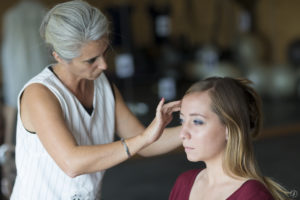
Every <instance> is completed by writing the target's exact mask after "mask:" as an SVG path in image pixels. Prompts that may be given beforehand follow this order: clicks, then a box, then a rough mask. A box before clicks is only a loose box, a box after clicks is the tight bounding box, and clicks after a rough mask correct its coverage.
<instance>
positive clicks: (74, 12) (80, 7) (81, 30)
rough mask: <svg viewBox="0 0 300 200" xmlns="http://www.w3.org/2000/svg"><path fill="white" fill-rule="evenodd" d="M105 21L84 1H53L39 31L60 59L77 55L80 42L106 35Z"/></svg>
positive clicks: (106, 22)
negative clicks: (58, 2)
mask: <svg viewBox="0 0 300 200" xmlns="http://www.w3.org/2000/svg"><path fill="white" fill-rule="evenodd" d="M108 32H109V28H108V20H107V18H106V17H105V16H104V14H103V13H102V12H101V11H100V10H99V9H97V8H95V7H92V6H91V5H89V4H88V3H87V2H84V1H81V0H74V1H69V2H65V3H60V4H57V5H56V6H55V7H53V8H52V9H51V10H50V11H49V12H48V13H47V14H46V16H45V17H44V19H43V21H42V24H41V27H40V34H41V36H42V38H43V39H44V41H45V42H46V44H47V45H49V46H50V48H51V49H52V50H53V51H55V52H56V53H57V54H58V55H59V56H60V57H61V58H62V59H64V60H66V61H68V62H69V61H71V60H72V59H73V58H75V57H78V56H80V49H81V47H82V45H83V44H85V43H87V42H89V41H95V40H99V39H100V38H101V37H102V36H104V35H105V34H108Z"/></svg>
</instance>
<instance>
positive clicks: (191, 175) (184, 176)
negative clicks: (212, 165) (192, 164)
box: [177, 169, 203, 182]
mask: <svg viewBox="0 0 300 200" xmlns="http://www.w3.org/2000/svg"><path fill="white" fill-rule="evenodd" d="M202 170H203V169H191V170H188V171H185V172H183V173H181V174H180V175H179V176H178V178H177V180H178V179H179V180H188V181H190V180H195V178H196V176H197V175H198V174H199V172H200V171H202ZM193 182H194V181H193Z"/></svg>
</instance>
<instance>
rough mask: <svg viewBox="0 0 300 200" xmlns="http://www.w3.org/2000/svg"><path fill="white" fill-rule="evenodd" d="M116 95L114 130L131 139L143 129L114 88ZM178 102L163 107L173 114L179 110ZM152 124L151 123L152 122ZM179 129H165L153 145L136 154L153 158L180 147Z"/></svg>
mask: <svg viewBox="0 0 300 200" xmlns="http://www.w3.org/2000/svg"><path fill="white" fill-rule="evenodd" d="M114 91H115V95H116V115H115V116H116V130H117V133H118V135H119V136H120V137H123V138H131V137H134V136H136V135H138V134H140V133H142V132H143V131H144V130H145V127H144V126H143V125H142V124H141V123H140V121H139V120H138V119H137V118H136V117H135V116H134V115H133V114H132V112H131V111H130V110H129V109H128V107H127V106H126V104H125V102H124V100H123V98H122V96H121V94H120V92H119V90H118V88H117V87H116V86H114ZM180 103H181V102H180V101H174V102H171V103H168V104H166V105H165V107H164V108H165V109H169V112H171V113H173V112H176V111H179V110H180ZM152 123H153V122H152ZM179 131H180V127H179V126H178V127H173V128H166V129H164V132H163V134H162V136H161V137H160V138H159V139H158V140H157V141H155V142H154V141H152V142H154V143H152V142H151V143H152V144H150V145H149V146H147V147H145V148H143V149H142V150H141V151H139V152H138V154H139V155H141V156H154V155H159V154H163V153H167V152H169V151H171V150H173V149H175V148H177V147H178V146H180V145H181V140H180V137H179Z"/></svg>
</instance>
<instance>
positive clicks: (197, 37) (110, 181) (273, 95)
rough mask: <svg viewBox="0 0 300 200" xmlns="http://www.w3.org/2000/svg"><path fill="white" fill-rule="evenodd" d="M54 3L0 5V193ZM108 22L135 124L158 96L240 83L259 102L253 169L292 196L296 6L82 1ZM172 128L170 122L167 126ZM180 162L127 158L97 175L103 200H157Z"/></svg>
mask: <svg viewBox="0 0 300 200" xmlns="http://www.w3.org/2000/svg"><path fill="white" fill-rule="evenodd" d="M60 2H64V1H59V0H39V1H38V0H10V1H4V2H1V7H0V45H1V58H0V71H1V80H0V82H1V85H0V97H1V98H0V100H1V106H0V109H1V115H0V144H1V146H0V164H1V172H2V173H1V177H0V178H1V195H2V197H1V198H2V199H5V197H6V198H7V197H9V194H10V192H11V188H12V185H13V181H14V176H15V168H14V144H15V141H14V140H15V136H14V135H15V121H16V119H15V118H16V98H17V94H18V92H19V90H20V89H21V87H22V86H23V85H24V83H25V82H26V81H28V80H29V79H30V78H31V77H33V76H34V75H35V74H37V73H38V72H39V71H41V70H42V69H43V68H44V67H45V65H46V64H48V63H51V62H53V60H52V58H51V52H49V51H47V50H46V49H45V47H44V45H43V42H42V41H41V39H40V37H39V32H38V29H39V25H40V22H41V20H42V17H43V16H44V14H45V12H46V11H47V9H49V8H51V7H52V6H54V5H55V4H57V3H60ZM88 2H89V3H90V4H92V5H94V6H96V7H98V8H99V9H100V10H101V11H103V12H104V13H105V14H106V15H107V17H108V18H109V20H110V22H111V48H110V52H109V56H108V59H107V62H108V65H109V69H108V70H107V72H106V74H108V75H109V76H110V77H112V79H113V80H114V82H115V84H116V85H117V86H118V87H119V89H120V91H121V93H122V94H123V96H124V99H125V101H126V103H127V104H128V106H129V108H130V109H131V110H132V112H134V113H135V114H136V115H137V116H138V118H139V119H140V120H141V121H142V123H143V124H145V125H147V124H149V123H150V122H151V120H152V119H153V117H154V114H155V113H154V111H155V107H156V105H157V103H158V101H159V99H160V98H161V97H165V99H166V100H167V101H172V100H177V99H180V98H181V97H182V95H183V93H184V92H185V90H186V89H187V88H188V87H189V86H190V85H191V84H192V83H194V82H195V81H197V80H199V79H203V78H205V77H208V76H231V77H246V78H248V79H250V80H252V81H253V86H254V87H255V88H256V89H257V91H258V92H259V94H260V95H261V97H262V99H263V110H264V129H263V131H262V135H261V136H260V138H258V139H257V140H256V141H255V143H254V145H255V152H256V154H257V158H258V161H259V165H260V167H261V168H262V171H263V172H264V173H265V174H266V175H268V176H271V177H273V178H274V179H275V180H277V181H278V182H280V183H282V184H283V185H284V186H286V187H287V188H289V189H297V190H298V191H299V190H300V173H299V169H300V156H299V155H300V145H299V144H300V24H299V22H298V19H299V18H300V12H299V10H300V1H298V0H288V1H284V0H260V1H258V0H210V1H207V0H101V1H100V0H88ZM175 125H178V116H177V115H175V116H174V121H173V122H172V123H171V124H170V126H175ZM200 166H202V163H189V162H188V161H187V160H186V157H185V154H184V152H183V151H182V149H181V148H180V149H178V150H176V151H174V152H171V153H169V154H167V155H163V156H158V157H154V158H147V159H143V158H139V157H133V158H132V159H130V160H128V161H126V162H124V163H122V164H120V165H118V166H116V167H113V168H112V169H109V170H108V171H107V174H106V176H105V178H104V184H103V195H104V197H103V198H104V199H105V200H115V199H116V200H117V199H123V200H127V199H128V200H140V199H143V200H148V199H149V200H150V199H151V200H152V199H155V200H160V199H161V200H163V199H167V198H168V194H169V192H170V190H171V187H172V185H173V183H174V182H175V179H176V177H177V176H178V175H179V174H180V173H181V172H183V171H185V170H187V169H190V168H197V167H200Z"/></svg>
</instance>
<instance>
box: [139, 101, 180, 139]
mask: <svg viewBox="0 0 300 200" xmlns="http://www.w3.org/2000/svg"><path fill="white" fill-rule="evenodd" d="M164 102H165V99H164V98H162V99H161V101H160V102H159V104H158V106H157V108H156V115H155V118H154V120H153V121H152V122H151V124H150V125H149V126H148V127H147V128H146V130H145V132H144V133H143V136H144V137H146V140H147V143H148V144H151V143H153V142H155V141H156V140H158V139H159V137H160V136H161V134H162V132H163V131H164V129H165V127H166V126H167V125H168V124H169V123H170V122H171V121H172V119H173V115H172V113H173V112H176V111H179V110H180V105H181V101H173V102H170V103H167V104H164Z"/></svg>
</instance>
